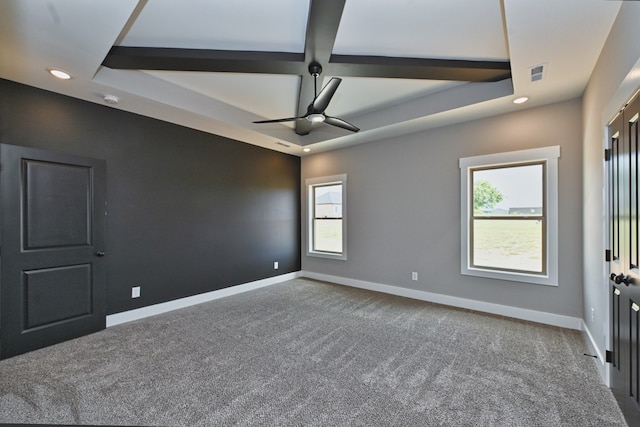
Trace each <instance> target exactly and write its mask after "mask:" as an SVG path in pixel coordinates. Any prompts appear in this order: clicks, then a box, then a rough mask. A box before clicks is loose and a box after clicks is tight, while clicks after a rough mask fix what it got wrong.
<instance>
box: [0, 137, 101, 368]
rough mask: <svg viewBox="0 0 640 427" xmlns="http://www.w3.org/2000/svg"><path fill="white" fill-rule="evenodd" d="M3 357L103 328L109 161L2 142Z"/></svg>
mask: <svg viewBox="0 0 640 427" xmlns="http://www.w3.org/2000/svg"><path fill="white" fill-rule="evenodd" d="M0 163H1V169H0V192H1V193H0V207H1V209H2V218H1V220H0V221H1V224H0V227H1V228H0V232H1V234H0V238H1V249H2V251H1V256H0V263H1V269H0V322H1V323H0V358H6V357H10V356H13V355H16V354H20V353H24V352H26V351H30V350H34V349H37V348H40V347H44V346H47V345H51V344H55V343H57V342H61V341H65V340H68V339H72V338H76V337H79V336H82V335H86V334H88V333H91V332H95V331H98V330H100V329H104V327H105V319H106V264H105V263H106V258H103V257H102V256H101V255H102V253H103V252H104V232H105V214H106V209H105V206H106V187H105V172H106V165H105V162H104V161H102V160H96V159H87V158H82V157H77V156H71V155H67V154H62V153H53V152H49V151H44V150H38V149H33V148H26V147H17V146H11V145H6V144H1V145H0Z"/></svg>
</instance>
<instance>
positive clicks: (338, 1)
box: [295, 0, 346, 135]
mask: <svg viewBox="0 0 640 427" xmlns="http://www.w3.org/2000/svg"><path fill="white" fill-rule="evenodd" d="M345 1H346V0H311V4H310V6H309V18H308V20H307V36H306V39H305V45H304V61H305V67H308V66H309V64H311V63H314V62H315V63H318V64H320V65H321V66H323V67H325V66H326V65H327V64H329V59H330V58H331V52H332V51H333V44H334V43H335V40H336V35H337V33H338V26H339V25H340V19H341V18H342V11H343V9H344V4H345ZM313 80H314V78H313V76H311V74H309V72H308V71H307V72H305V73H303V74H302V79H301V80H300V92H299V95H298V114H297V116H298V117H300V116H303V115H304V114H305V113H306V111H307V107H308V106H309V103H311V102H312V101H313V99H314V98H315V92H314V81H313ZM320 82H322V79H320ZM310 130H311V122H310V121H308V120H296V127H295V131H296V133H297V134H298V135H306V134H308V133H309V131H310Z"/></svg>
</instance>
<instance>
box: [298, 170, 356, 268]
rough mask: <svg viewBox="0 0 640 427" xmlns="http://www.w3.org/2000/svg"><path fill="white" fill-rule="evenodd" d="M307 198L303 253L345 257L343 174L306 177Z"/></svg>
mask: <svg viewBox="0 0 640 427" xmlns="http://www.w3.org/2000/svg"><path fill="white" fill-rule="evenodd" d="M306 185H307V199H308V201H309V208H308V209H309V210H308V216H309V222H308V230H309V232H308V242H309V243H308V250H307V255H312V256H319V257H324V258H334V259H343V260H344V259H347V252H346V234H347V233H346V226H347V221H346V205H347V204H346V191H347V188H346V187H347V176H346V175H334V176H328V177H323V178H313V179H307V180H306Z"/></svg>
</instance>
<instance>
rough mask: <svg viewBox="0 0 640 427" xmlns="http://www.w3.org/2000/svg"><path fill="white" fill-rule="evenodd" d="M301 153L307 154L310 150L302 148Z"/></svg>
mask: <svg viewBox="0 0 640 427" xmlns="http://www.w3.org/2000/svg"><path fill="white" fill-rule="evenodd" d="M302 151H304V152H305V153H308V152H309V151H311V148H303V149H302Z"/></svg>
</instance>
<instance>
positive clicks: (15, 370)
mask: <svg viewBox="0 0 640 427" xmlns="http://www.w3.org/2000/svg"><path fill="white" fill-rule="evenodd" d="M585 351H586V347H585V344H584V341H583V338H582V335H581V334H580V333H579V332H577V331H572V330H566V329H559V328H554V327H549V326H544V325H539V324H534V323H528V322H522V321H516V320H510V319H505V318H502V317H498V316H490V315H484V314H479V313H475V312H471V311H466V310H458V309H451V308H447V307H443V306H439V305H434V304H429V303H424V302H420V301H413V300H409V299H404V298H399V297H393V296H389V295H384V294H377V293H373V292H368V291H363V290H359V289H351V288H347V287H342V286H338V285H331V284H326V283H321V282H316V281H312V280H307V279H297V280H292V281H289V282H285V283H281V284H278V285H274V286H270V287H267V288H262V289H259V290H255V291H252V292H248V293H245V294H240V295H235V296H231V297H227V298H224V299H220V300H216V301H212V302H209V303H205V304H201V305H198V306H194V307H190V308H187V309H183V310H178V311H174V312H171V313H167V314H163V315H159V316H155V317H152V318H148V319H144V320H140V321H137V322H132V323H128V324H123V325H119V326H115V327H112V328H109V329H107V330H105V331H102V332H99V333H96V334H93V335H90V336H87V337H83V338H80V339H77V340H73V341H69V342H66V343H62V344H59V345H56V346H53V347H49V348H46V349H42V350H38V351H34V352H31V353H29V354H25V355H21V356H17V357H14V358H11V359H7V360H4V361H0V422H4V423H12V422H21V423H60V424H111V425H118V424H126V425H167V426H195V425H206V426H213V425H221V426H228V425H238V426H249V425H266V426H347V425H353V426H600V427H601V426H621V425H626V424H625V422H624V419H623V417H622V414H621V413H620V410H619V409H618V407H617V405H616V403H615V400H614V398H613V396H612V394H611V392H610V391H609V390H608V389H607V388H606V387H605V386H604V385H602V384H601V383H600V381H599V379H598V375H597V372H596V368H595V365H594V363H595V362H594V360H593V359H591V358H589V357H585V356H583V353H584V352H585Z"/></svg>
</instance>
